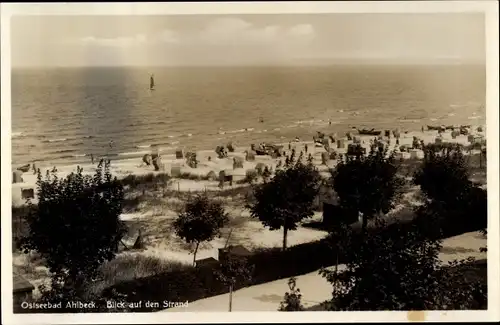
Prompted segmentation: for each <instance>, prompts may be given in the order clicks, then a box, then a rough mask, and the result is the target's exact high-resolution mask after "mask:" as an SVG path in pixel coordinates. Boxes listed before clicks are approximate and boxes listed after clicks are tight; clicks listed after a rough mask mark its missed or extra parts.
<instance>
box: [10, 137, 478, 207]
mask: <svg viewBox="0 0 500 325" xmlns="http://www.w3.org/2000/svg"><path fill="white" fill-rule="evenodd" d="M475 128H476V127H474V128H472V129H473V130H475ZM483 130H484V127H483ZM473 134H479V133H478V132H473ZM479 135H481V136H484V135H485V132H484V131H483V132H482V133H480V134H479ZM355 136H356V137H358V138H359V140H360V141H361V143H360V144H361V146H363V147H364V148H366V149H367V152H368V151H369V147H370V140H371V139H374V138H375V137H374V136H366V135H359V136H358V135H355ZM414 136H416V137H418V138H419V139H420V140H422V141H423V142H424V143H425V144H428V143H434V142H435V139H436V137H437V136H438V133H437V131H424V132H408V133H403V134H401V137H400V139H399V145H397V144H396V139H395V138H394V137H392V138H391V139H390V140H389V141H390V142H389V148H390V149H391V150H393V149H394V148H399V147H400V146H403V145H407V146H409V147H411V146H412V141H413V137H414ZM441 137H442V141H443V142H450V143H459V144H463V145H467V144H468V143H469V141H468V136H466V135H460V136H457V137H456V138H455V139H453V138H452V136H451V131H447V132H444V133H442V135H441ZM336 138H337V139H344V141H345V146H344V148H337V144H331V147H332V148H334V150H335V151H337V153H339V154H345V153H346V152H347V147H348V145H349V144H351V143H353V141H347V139H346V138H345V137H336ZM278 144H279V145H283V146H284V149H285V151H286V153H290V150H289V149H288V148H289V145H290V146H291V148H294V149H295V150H296V152H297V156H298V154H299V152H300V151H304V160H305V158H307V155H308V154H309V153H311V154H312V155H313V157H314V164H315V165H317V166H318V169H319V171H320V172H321V173H322V174H323V175H326V172H327V171H328V169H329V168H332V167H334V166H335V164H336V161H334V160H330V161H329V162H328V163H327V165H322V161H321V153H322V152H325V149H324V148H323V147H322V146H320V147H318V146H315V145H314V142H313V141H294V140H292V141H290V142H284V143H278ZM306 145H307V146H308V151H307V153H305V146H306ZM249 149H250V148H248V147H236V150H235V152H229V153H228V157H227V158H223V159H219V158H217V155H216V153H215V150H200V151H197V152H196V153H197V160H198V161H199V163H198V167H197V168H191V167H189V166H188V165H187V163H186V159H176V157H175V154H170V155H162V156H161V160H162V165H163V168H162V170H160V171H155V170H154V167H153V166H146V165H145V164H144V163H142V157H136V158H128V159H121V160H112V161H111V172H112V174H113V175H114V176H116V177H118V178H119V179H121V178H124V177H126V176H128V175H137V176H139V175H146V174H159V173H166V174H169V175H170V174H171V170H172V167H180V173H181V174H186V173H187V174H190V175H197V176H200V177H203V176H206V175H207V174H208V173H209V172H211V171H213V172H214V173H215V174H216V175H217V178H218V175H219V172H220V171H222V170H233V158H234V157H241V158H242V159H243V160H245V153H244V152H245V150H249ZM415 154H416V157H417V158H422V157H423V153H422V152H421V151H418V150H417V151H416V152H415ZM208 157H210V158H211V161H208ZM399 158H403V159H409V158H411V155H410V153H402V154H401V155H400V156H399ZM279 160H282V162H284V157H281V158H277V159H273V158H271V157H270V156H257V155H256V156H255V161H244V164H243V168H237V169H234V170H233V171H232V173H233V175H234V176H233V178H234V180H235V181H237V180H241V179H243V178H245V175H246V172H247V170H254V169H255V167H256V165H257V164H258V163H264V164H265V165H267V166H268V167H270V168H271V169H272V170H275V168H276V165H277V164H278V161H279ZM96 165H97V164H91V162H90V161H89V162H88V163H87V164H81V165H79V166H80V167H82V168H83V173H84V174H88V175H91V174H93V173H94V172H95V169H96ZM56 167H57V170H58V172H57V175H58V177H66V176H67V175H68V174H70V173H71V172H74V171H76V168H77V165H65V166H56ZM47 170H48V169H44V168H42V174H43V175H44V174H45V172H46V171H47ZM22 178H23V182H22V183H16V184H12V205H13V206H19V205H23V204H24V203H25V199H23V198H22V194H21V193H22V189H30V188H31V189H34V188H35V186H36V175H34V174H33V172H32V171H29V172H26V173H23V175H22ZM173 178H174V182H173V183H172V185H171V186H174V188H175V189H177V190H179V191H191V192H194V191H201V190H214V191H215V190H219V187H218V184H219V183H218V181H208V180H191V179H180V178H176V177H173ZM236 186H241V185H237V184H235V183H233V186H232V187H236ZM227 187H228V185H227V186H225V187H224V188H227ZM34 202H36V195H35V199H34Z"/></svg>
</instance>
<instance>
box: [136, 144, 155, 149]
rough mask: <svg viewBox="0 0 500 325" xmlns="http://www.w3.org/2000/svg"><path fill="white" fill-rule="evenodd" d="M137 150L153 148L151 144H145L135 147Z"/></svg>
mask: <svg viewBox="0 0 500 325" xmlns="http://www.w3.org/2000/svg"><path fill="white" fill-rule="evenodd" d="M135 147H136V148H137V149H142V148H151V145H150V144H145V145H140V146H135Z"/></svg>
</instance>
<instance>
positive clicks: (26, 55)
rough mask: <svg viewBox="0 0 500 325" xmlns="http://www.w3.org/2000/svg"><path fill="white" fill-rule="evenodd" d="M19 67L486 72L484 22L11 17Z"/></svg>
mask: <svg viewBox="0 0 500 325" xmlns="http://www.w3.org/2000/svg"><path fill="white" fill-rule="evenodd" d="M11 35H12V38H11V45H12V48H11V49H12V52H11V53H12V57H11V60H12V65H13V66H117V65H118V66H122V65H127V66H133V65H138V66H162V65H220V64H231V65H254V64H292V65H293V64H304V63H307V64H309V63H318V64H320V63H325V64H326V63H332V62H334V61H338V60H341V61H345V60H348V61H357V60H363V61H367V62H371V61H379V60H382V61H386V62H395V63H433V62H443V61H447V60H449V61H460V62H465V63H484V61H485V56H486V54H485V27H484V16H483V14H471V13H464V14H461V13H458V14H457V13H454V14H315V15H290V14H287V15H231V16H214V15H196V16H194V15H193V16H180V15H178V16H175V15H170V16H17V17H12V23H11Z"/></svg>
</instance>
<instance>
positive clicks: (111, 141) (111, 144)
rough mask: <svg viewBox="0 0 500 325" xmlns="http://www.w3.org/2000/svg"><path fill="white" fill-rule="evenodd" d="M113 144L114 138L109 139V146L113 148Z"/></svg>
mask: <svg viewBox="0 0 500 325" xmlns="http://www.w3.org/2000/svg"><path fill="white" fill-rule="evenodd" d="M113 144H114V142H113V140H110V141H109V147H110V148H113Z"/></svg>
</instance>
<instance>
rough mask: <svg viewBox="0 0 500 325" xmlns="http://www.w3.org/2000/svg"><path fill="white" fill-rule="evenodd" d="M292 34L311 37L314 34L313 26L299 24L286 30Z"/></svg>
mask: <svg viewBox="0 0 500 325" xmlns="http://www.w3.org/2000/svg"><path fill="white" fill-rule="evenodd" d="M288 32H289V33H290V34H291V35H292V36H296V37H302V38H312V37H314V36H315V32H314V28H313V27H312V25H310V24H299V25H295V26H293V27H291V28H290V29H289V31H288Z"/></svg>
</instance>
